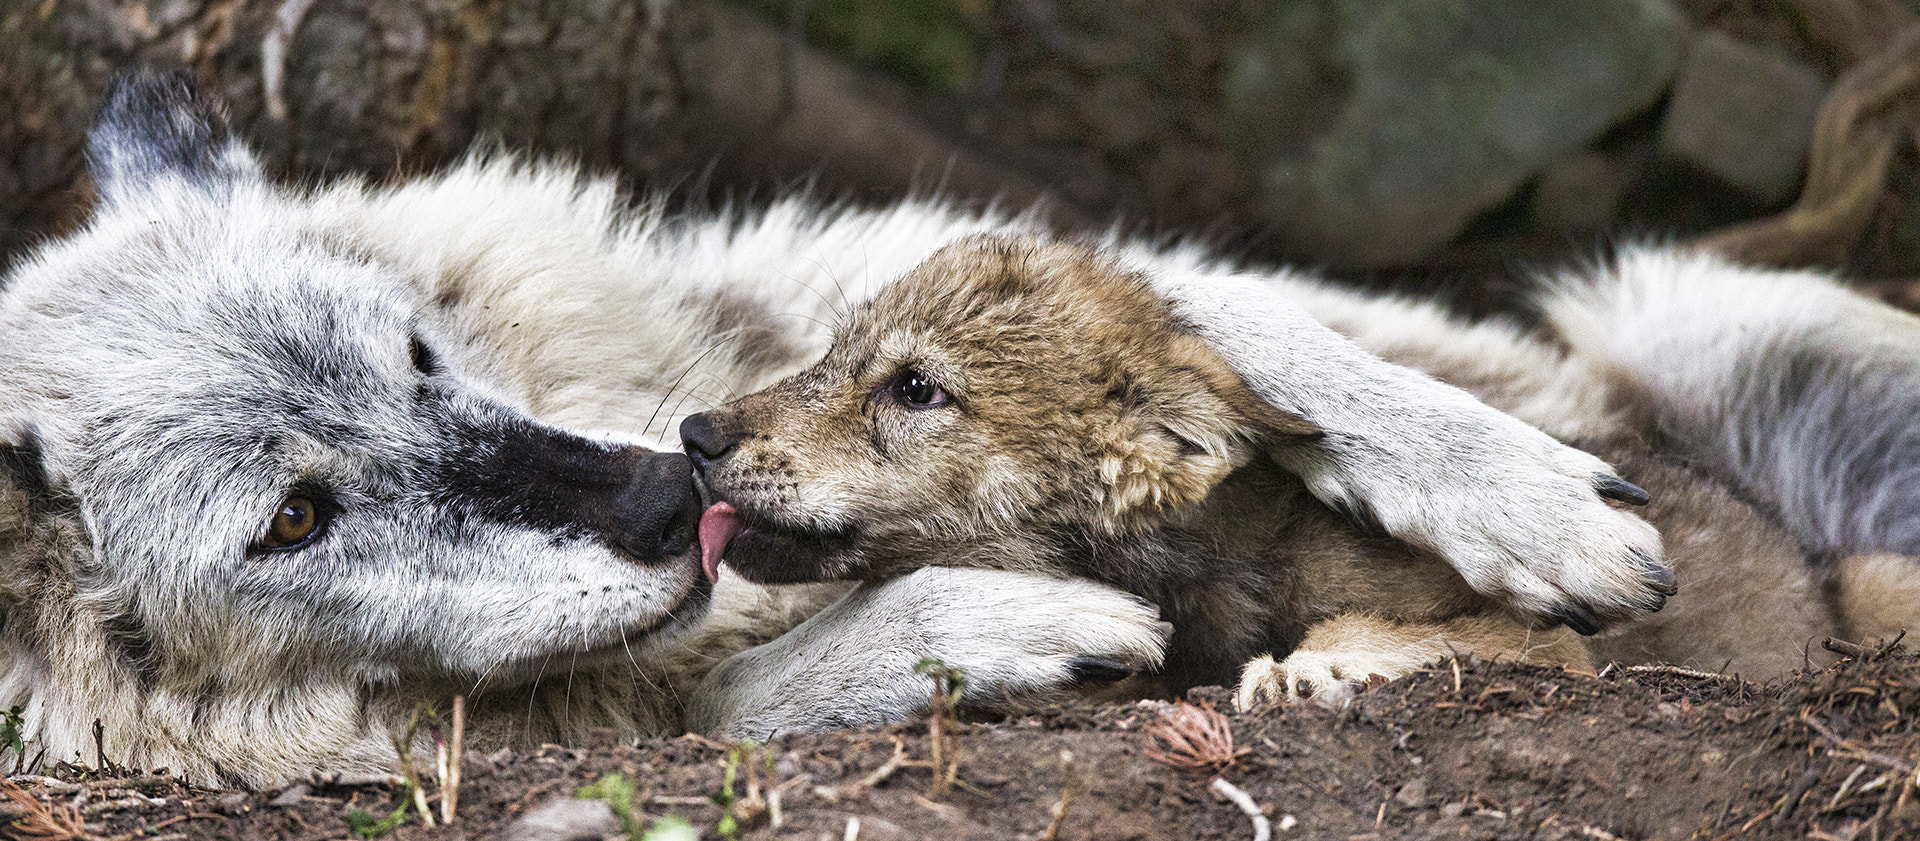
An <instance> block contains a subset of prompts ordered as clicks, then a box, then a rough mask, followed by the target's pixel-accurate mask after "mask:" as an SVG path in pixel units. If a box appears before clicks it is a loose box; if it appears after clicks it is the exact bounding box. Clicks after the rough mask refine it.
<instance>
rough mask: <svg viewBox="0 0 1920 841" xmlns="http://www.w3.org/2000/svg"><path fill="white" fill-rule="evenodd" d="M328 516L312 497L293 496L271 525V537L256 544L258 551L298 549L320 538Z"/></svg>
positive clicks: (263, 538) (281, 505) (268, 525)
mask: <svg viewBox="0 0 1920 841" xmlns="http://www.w3.org/2000/svg"><path fill="white" fill-rule="evenodd" d="M326 519H327V512H326V509H325V508H324V507H322V506H321V504H320V503H318V502H316V501H314V500H313V499H312V498H310V497H304V496H290V497H287V499H286V501H285V502H282V503H280V510H278V511H275V512H274V514H273V519H271V520H268V521H267V533H266V534H264V535H262V536H261V537H260V540H259V542H257V543H255V544H254V548H256V549H264V550H268V551H276V552H277V551H284V550H287V549H298V548H300V547H302V546H305V545H307V544H309V543H312V542H313V540H314V538H316V537H319V536H320V532H321V528H322V527H323V526H325V525H326Z"/></svg>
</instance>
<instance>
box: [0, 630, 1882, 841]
mask: <svg viewBox="0 0 1920 841" xmlns="http://www.w3.org/2000/svg"><path fill="white" fill-rule="evenodd" d="M1195 695H1196V698H1195V699H1194V700H1196V701H1198V702H1199V703H1200V704H1201V705H1202V706H1208V705H1211V706H1214V707H1219V708H1222V709H1224V708H1226V707H1227V706H1228V705H1227V704H1226V696H1225V694H1224V693H1223V692H1221V691H1220V690H1218V689H1203V690H1198V691H1197V692H1196V693H1195ZM1161 709H1162V707H1161V706H1158V705H1155V704H1152V703H1145V704H1135V705H1120V706H1097V705H1080V706H1069V707H1062V708H1053V709H1047V710H1044V711H1041V712H1039V713H1036V714H1034V715H1031V716H1028V717H1025V718H1018V719H1012V720H1007V721H1001V722H994V723H972V724H963V725H958V726H957V728H956V727H955V726H954V725H951V724H949V725H948V729H949V730H950V731H951V730H956V729H957V731H958V733H957V735H956V736H954V738H953V741H954V742H955V743H957V744H958V746H959V749H960V755H959V766H958V768H959V771H958V783H957V784H956V785H955V786H953V787H952V788H951V789H949V790H947V791H945V792H944V793H942V792H936V791H934V788H935V779H934V773H933V771H932V770H931V769H929V768H927V767H925V766H924V764H920V765H912V764H907V765H902V766H901V767H899V768H898V769H897V770H895V771H893V772H892V773H890V774H885V775H880V776H882V778H881V779H877V780H875V779H874V777H875V776H876V773H875V772H876V771H877V770H879V769H881V768H882V766H884V765H886V764H887V762H888V760H889V759H890V758H892V757H894V755H895V752H896V748H897V746H900V747H903V748H904V751H905V754H906V756H907V757H910V758H913V759H925V758H926V757H927V756H928V750H929V747H930V743H929V739H928V726H927V724H925V723H921V724H917V725H911V726H905V727H900V728H896V729H894V730H889V731H855V732H845V733H834V734H828V735H821V736H802V737H790V738H781V739H778V740H776V741H775V742H773V743H772V744H770V745H766V746H762V747H759V748H757V749H752V752H751V753H750V754H748V755H746V758H745V761H744V762H737V763H736V764H737V771H738V779H737V780H736V782H735V783H734V786H733V792H734V794H735V795H736V799H737V800H738V801H740V802H741V804H742V805H736V806H735V807H734V812H735V814H736V815H739V816H740V817H741V818H743V819H744V821H743V825H744V829H743V830H742V831H741V833H740V837H744V838H748V839H756V838H806V839H817V838H835V839H838V838H846V837H852V836H851V835H850V834H849V829H848V825H849V823H850V822H853V821H856V820H857V821H858V837H859V838H863V839H894V838H928V839H975V838H981V839H985V838H1041V837H1044V834H1045V832H1046V830H1047V827H1048V825H1049V823H1050V822H1051V821H1052V819H1053V812H1052V810H1053V809H1054V807H1055V805H1056V804H1058V803H1059V802H1060V800H1061V796H1062V792H1063V791H1065V790H1066V789H1068V788H1069V787H1072V788H1074V789H1076V794H1077V796H1076V797H1075V798H1074V799H1073V803H1072V805H1071V806H1070V808H1069V809H1068V810H1067V815H1066V818H1065V821H1064V823H1063V824H1062V825H1061V827H1060V828H1059V833H1058V837H1059V838H1065V839H1159V838H1168V839H1215V838H1218V839H1249V838H1253V837H1254V830H1253V825H1252V823H1251V821H1250V818H1249V816H1248V815H1247V814H1245V813H1243V812H1242V811H1241V810H1240V809H1238V808H1236V807H1235V806H1234V805H1232V804H1231V803H1229V802H1226V801H1225V800H1223V799H1222V798H1221V797H1219V796H1217V795H1216V794H1215V793H1214V791H1213V789H1212V788H1211V787H1210V786H1209V782H1210V781H1211V780H1212V779H1213V775H1212V774H1211V773H1209V772H1208V771H1205V770H1196V769H1191V768H1179V767H1174V766H1172V765H1169V764H1167V763H1166V762H1164V761H1161V760H1159V759H1155V758H1152V757H1151V756H1150V754H1152V753H1154V752H1156V750H1164V748H1165V746H1164V745H1163V744H1161V742H1160V740H1159V739H1158V738H1156V737H1155V736H1154V735H1153V734H1151V733H1150V732H1149V731H1151V730H1154V729H1156V728H1161V727H1164V726H1165V725H1164V723H1163V722H1164V721H1165V719H1164V717H1163V716H1162V714H1161ZM1226 720H1227V721H1228V722H1229V723H1230V724H1231V728H1232V734H1233V739H1234V743H1235V748H1234V751H1235V755H1234V759H1233V761H1232V763H1231V764H1230V765H1228V766H1227V767H1226V768H1225V770H1224V772H1223V773H1222V774H1220V776H1222V777H1224V778H1225V779H1226V780H1227V781H1229V782H1231V783H1233V784H1234V785H1237V786H1238V787H1240V788H1241V789H1243V790H1244V791H1245V792H1246V793H1247V794H1249V795H1251V796H1252V798H1253V800H1254V801H1255V802H1256V803H1257V804H1259V805H1260V808H1261V809H1262V810H1263V811H1264V812H1266V814H1267V815H1268V816H1269V817H1270V822H1271V824H1272V825H1273V829H1274V837H1275V838H1280V839H1285V838H1331V839H1373V838H1381V839H1386V838H1415V839H1439V838H1473V839H1505V838H1516V839H1518V838H1529V839H1531V838H1539V839H1600V840H1601V841H1604V840H1605V839H1612V838H1622V839H1641V838H1645V839H1723V838H1781V839H1786V838H1794V839H1800V838H1842V839H1853V838H1859V839H1896V838H1920V777H1917V776H1916V774H1917V772H1916V763H1917V762H1920V656H1915V655H1914V654H1911V653H1908V652H1907V651H1906V650H1905V649H1896V650H1895V651H1894V652H1893V653H1892V654H1887V655H1884V656H1880V657H1878V658H1874V657H1872V656H1871V655H1869V656H1868V657H1867V658H1864V659H1862V660H1854V659H1848V660H1844V661H1842V662H1841V664H1839V665H1837V666H1835V667H1833V668H1830V669H1827V670H1824V671H1819V672H1813V673H1809V674H1805V675H1801V676H1798V677H1796V678H1793V679H1790V680H1786V681H1782V682H1780V683H1778V684H1774V685H1768V686H1760V685H1755V684H1751V683H1745V682H1742V681H1739V680H1737V679H1731V678H1720V677H1715V676H1710V675H1703V674H1698V673H1691V672H1684V671H1680V670H1663V669H1657V668H1656V669H1634V670H1609V672H1608V673H1606V674H1603V675H1599V676H1594V675H1587V674H1580V673H1573V672H1566V671H1562V670H1557V669H1546V668H1539V667H1532V666H1523V665H1513V664H1506V663H1493V664H1486V663H1466V664H1461V665H1459V666H1458V667H1456V666H1455V665H1454V664H1451V663H1449V664H1447V665H1444V666H1442V667H1440V668H1436V669H1433V670H1430V671H1427V672H1424V673H1421V674H1418V675H1415V676H1413V677H1410V678H1407V679H1404V680H1400V681H1396V682H1393V683H1390V684H1387V685H1385V686H1381V687H1378V688H1375V689H1373V690H1372V691H1370V692H1368V693H1366V694H1364V695H1363V696H1361V700H1360V701H1359V702H1358V703H1356V704H1355V705H1354V706H1353V707H1352V708H1351V709H1349V710H1346V711H1344V712H1339V713H1336V712H1331V711H1326V710H1320V709H1287V710H1284V711H1278V712H1271V713H1266V714H1256V715H1239V714H1231V715H1228V716H1227V717H1226ZM1065 751H1071V753H1072V757H1073V758H1072V759H1071V764H1070V765H1067V764H1063V761H1062V753H1063V752H1065ZM729 755H730V750H729V746H727V745H724V744H720V743H717V742H714V741H711V740H708V739H703V738H700V737H697V736H685V737H681V738H678V739H660V740H654V741H647V742H642V743H639V744H637V745H625V744H597V745H588V746H582V747H577V748H562V747H551V746H550V747H547V748H544V749H542V750H539V751H535V752H531V753H525V754H510V753H503V754H500V755H496V756H493V757H485V758H483V757H479V756H477V755H470V756H469V761H468V765H467V771H466V775H467V776H466V779H465V782H464V784H463V785H462V786H461V790H460V797H459V803H460V808H459V813H458V820H457V822H456V823H455V824H453V825H452V826H441V827H437V828H426V827H423V826H421V825H419V824H418V823H409V824H408V825H407V826H404V827H401V828H400V829H397V830H394V831H393V832H391V833H390V834H389V835H388V836H387V837H390V838H395V839H451V838H491V837H506V836H505V834H504V831H505V829H506V828H507V827H508V826H509V825H510V824H511V823H512V821H513V820H514V819H516V818H517V817H519V816H520V815H522V814H524V813H525V812H527V811H528V810H529V809H531V808H534V807H536V806H539V805H541V804H543V803H546V802H547V801H549V800H551V799H553V798H555V797H561V796H568V795H571V794H572V793H573V792H574V791H575V790H576V789H577V788H578V787H579V786H581V785H583V784H586V783H590V782H593V781H595V780H599V779H601V778H602V777H604V776H605V775H607V774H610V773H618V774H621V775H623V776H624V777H625V778H626V779H627V780H629V781H631V783H632V784H633V787H634V789H635V791H636V795H637V796H636V797H635V801H634V802H635V803H637V804H639V806H640V809H641V810H642V811H644V813H645V814H644V815H641V816H640V817H641V820H642V821H643V825H644V821H645V820H647V819H648V816H661V815H679V816H681V817H683V818H685V819H687V820H688V821H690V822H691V823H692V824H693V825H694V826H695V827H697V828H698V829H699V830H700V833H701V837H703V838H719V837H726V835H725V834H723V833H722V832H721V830H720V828H719V826H718V824H719V822H720V820H721V817H722V815H723V814H724V812H723V810H722V809H721V808H720V807H719V806H717V805H714V802H713V801H714V799H715V796H716V795H718V794H719V793H720V792H721V791H722V789H723V788H724V785H723V779H724V775H725V773H726V771H725V769H726V766H727V764H728V758H729ZM66 777H67V782H64V783H57V784H50V783H49V782H48V781H45V778H39V780H29V779H25V778H23V782H24V783H25V784H26V788H27V790H28V791H29V792H32V793H33V795H35V796H36V797H37V798H38V800H39V801H40V802H41V803H51V804H53V805H55V806H68V805H73V806H77V807H78V809H79V813H80V814H81V815H83V816H84V820H85V822H86V833H87V837H93V838H119V839H131V838H151V837H171V838H222V839H224V838H276V839H318V838H348V837H352V833H351V831H350V829H349V825H348V822H347V814H348V812H349V811H350V810H354V809H361V810H366V811H368V812H371V813H373V814H386V813H387V812H389V811H391V809H392V808H393V806H394V798H395V796H396V791H395V790H394V789H392V788H389V787H386V786H338V785H325V784H307V785H299V786H294V787H292V788H290V789H282V790H279V791H267V792H255V793H250V794H242V793H233V792H214V791H203V790H197V789H188V788H185V787H183V786H181V785H180V784H179V783H178V781H175V780H172V779H171V778H165V777H125V778H119V779H94V778H93V777H94V775H91V774H86V773H82V772H78V771H77V770H76V769H68V773H67V775H66ZM866 781H871V783H870V784H869V783H868V782H866ZM428 788H429V789H432V788H433V785H432V784H431V783H428ZM775 791H777V792H778V795H777V799H778V803H779V808H778V813H779V821H778V823H777V825H776V823H775V821H774V820H773V817H772V811H773V810H771V809H769V808H766V806H767V805H768V802H769V801H771V800H773V799H775V798H774V796H773V795H772V792H775ZM756 792H757V793H758V794H759V795H760V796H759V798H758V799H757V801H755V802H753V803H752V804H751V805H746V801H750V800H755V799H754V798H752V797H750V794H752V793H756ZM19 813H20V810H19V809H18V807H15V808H13V809H10V810H8V811H7V812H6V814H8V815H9V816H10V817H11V816H14V815H18V814H19ZM23 830H24V826H23V825H21V824H18V823H16V824H13V825H12V827H11V831H12V832H13V833H14V834H15V835H18V836H19V837H29V836H27V835H26V834H25V832H24V831H23ZM0 834H6V831H5V830H0ZM34 837H67V836H34Z"/></svg>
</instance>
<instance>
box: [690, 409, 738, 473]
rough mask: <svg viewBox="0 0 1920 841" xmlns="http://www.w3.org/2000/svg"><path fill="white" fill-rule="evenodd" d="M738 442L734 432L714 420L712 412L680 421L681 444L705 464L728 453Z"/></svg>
mask: <svg viewBox="0 0 1920 841" xmlns="http://www.w3.org/2000/svg"><path fill="white" fill-rule="evenodd" d="M736 443H738V442H737V441H736V439H735V438H734V437H733V435H732V433H729V432H728V431H727V430H726V428H725V427H723V426H721V424H720V423H719V422H718V421H716V420H714V416H713V413H712V412H701V413H700V414H697V415H693V416H691V417H688V418H687V419H686V420H683V421H681V422H680V444H681V446H683V447H685V448H686V450H687V455H690V456H692V457H693V458H694V460H695V461H698V462H700V463H701V464H702V465H703V466H704V465H705V463H706V462H709V461H712V460H714V459H717V458H719V457H721V456H724V455H726V454H727V451H728V450H731V449H733V445H734V444H736Z"/></svg>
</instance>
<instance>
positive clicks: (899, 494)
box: [681, 237, 1318, 581]
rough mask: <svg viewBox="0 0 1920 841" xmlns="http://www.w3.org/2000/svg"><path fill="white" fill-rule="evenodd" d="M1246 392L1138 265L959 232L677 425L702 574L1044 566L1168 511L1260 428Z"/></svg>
mask: <svg viewBox="0 0 1920 841" xmlns="http://www.w3.org/2000/svg"><path fill="white" fill-rule="evenodd" d="M1317 432H1318V430H1317V428H1316V427H1314V426H1313V424H1311V423H1310V422H1308V421H1306V420H1304V419H1302V418H1298V417H1295V416H1292V415H1289V414H1287V413H1285V412H1282V411H1280V410H1278V409H1275V408H1273V407H1272V406H1270V405H1268V404H1266V403H1265V402H1263V401H1261V400H1259V399H1258V398H1257V397H1255V396H1254V395H1253V394H1252V393H1251V392H1250V391H1248V389H1247V387H1246V386H1245V384H1244V383H1243V382H1241V380H1240V378H1239V376H1238V375H1236V374H1235V373H1234V372H1233V370H1232V369H1231V368H1229V367H1228V366H1227V365H1226V363H1225V362H1224V361H1223V360H1222V359H1220V357H1219V356H1218V355H1217V354H1215V353H1214V352H1213V351H1212V350H1211V349H1210V348H1208V347H1207V346H1206V345H1205V343H1203V342H1201V341H1200V340H1199V339H1197V338H1195V337H1194V336H1193V335H1191V334H1190V333H1189V332H1188V331H1187V330H1186V329H1184V327H1183V326H1182V325H1181V324H1180V323H1179V321H1178V320H1177V319H1176V318H1175V317H1174V316H1173V313H1172V311H1171V310H1170V308H1169V307H1168V306H1167V304H1166V303H1165V302H1164V301H1163V300H1161V299H1160V298H1159V297H1158V296H1157V295H1155V294H1154V292H1153V291H1152V290H1151V289H1150V288H1149V286H1148V285H1147V283H1146V282H1145V280H1144V279H1143V278H1141V277H1140V276H1139V275H1137V274H1134V273H1131V272H1129V271H1127V270H1126V269H1125V268H1124V267H1122V266H1120V265H1119V264H1118V263H1116V262H1114V261H1113V260H1111V259H1109V258H1107V257H1105V256H1103V255H1101V254H1099V253H1097V252H1095V251H1092V250H1089V249H1087V248H1083V247H1079V246H1075V245H1069V244H1062V243H1058V242H1047V241H1040V240H1034V239H1023V238H1021V239H1014V238H999V237H981V238H974V239H968V240H964V241H961V242H959V243H956V244H954V245H951V246H948V247H947V248H945V249H942V250H941V251H940V252H938V253H936V254H935V255H934V256H933V257H932V258H930V259H929V260H928V261H927V262H926V263H924V264H922V265H920V266H919V267H917V268H915V269H914V270H913V271H911V272H909V273H908V274H907V275H906V276H904V277H902V278H901V279H900V280H898V281H897V282H895V283H894V284H892V285H891V286H889V287H887V288H886V289H885V290H883V291H882V292H881V293H880V294H879V295H878V296H877V297H875V298H874V300H873V301H872V302H871V303H869V304H867V305H866V306H865V307H863V308H862V309H860V310H859V311H858V312H856V313H854V314H853V316H852V318H851V319H849V321H848V323H847V324H846V326H845V328H844V329H843V330H842V331H841V332H840V334H839V336H838V337H837V339H836V341H835V342H834V345H833V347H832V349H831V350H829V351H828V352H827V355H826V358H825V359H823V360H821V361H820V363H819V364H817V365H815V366H813V367H812V368H810V369H808V370H807V371H805V372H802V373H800V374H798V375H796V376H794V377H791V378H789V379H787V380H784V381H782V382H780V383H777V384H775V385H773V386H772V387H770V388H768V389H766V390H764V391H761V392H759V393H756V394H753V395H749V396H747V397H744V398H741V399H740V400H738V401H735V402H734V403H732V404H729V405H728V406H725V407H723V408H721V409H719V410H716V411H714V412H711V413H707V414H703V415H696V416H694V417H692V418H689V419H688V420H687V421H686V422H685V423H684V424H683V425H682V426H681V437H682V439H683V440H684V442H685V444H686V447H687V451H688V453H689V454H690V455H692V456H693V459H694V462H695V464H696V466H697V467H698V468H699V470H700V471H701V475H702V477H703V478H704V480H705V482H706V483H707V485H708V487H709V489H710V490H711V491H712V493H713V494H714V496H715V497H716V499H717V500H719V501H718V502H717V503H716V504H715V505H713V506H712V507H710V508H708V510H707V512H706V514H705V515H704V516H703V518H702V520H701V538H702V540H701V542H702V544H703V545H704V546H705V547H706V550H707V558H706V560H707V563H708V566H709V568H711V567H712V565H713V564H715V563H717V562H718V559H719V556H720V552H721V550H722V547H724V554H725V558H726V560H727V561H728V563H729V564H731V565H732V566H733V567H734V568H736V569H738V570H740V571H741V572H742V573H743V574H744V575H746V576H747V577H749V578H752V579H756V580H761V581H806V580H817V579H822V578H848V577H852V578H869V577H885V576H889V575H894V574H897V573H900V572H903V571H906V570H909V569H914V568H917V567H921V566H927V565H933V564H939V565H958V566H989V567H997V568H1014V569H1022V568H1025V569H1058V568H1059V566H1058V561H1059V560H1060V558H1061V557H1062V556H1063V555H1064V554H1065V553H1067V552H1070V551H1073V550H1074V549H1076V548H1083V547H1084V545H1085V543H1086V541H1087V540H1089V539H1101V538H1104V537H1112V536H1121V535H1127V534H1130V533H1138V532H1139V531H1141V530H1146V529H1152V528H1155V527H1156V526H1158V525H1160V524H1163V523H1166V522H1168V521H1169V520H1171V519H1174V518H1178V517H1179V516H1180V515H1181V514H1182V513H1183V512H1184V511H1186V510H1188V509H1189V508H1191V507H1192V506H1193V505H1195V504H1196V503H1198V502H1199V501H1200V500H1202V499H1203V498H1205V497H1206V496H1207V494H1208V493H1209V492H1210V491H1211V490H1212V489H1213V488H1214V486H1215V485H1217V484H1218V483H1219V482H1220V481H1221V480H1222V479H1224V478H1225V477H1226V476H1227V475H1228V474H1229V473H1230V472H1232V471H1233V470H1234V469H1235V468H1236V467H1238V466H1239V465H1241V464H1244V463H1245V462H1246V460H1247V459H1248V458H1249V457H1250V456H1251V455H1252V453H1253V452H1254V451H1255V448H1256V444H1257V441H1258V439H1261V438H1263V437H1266V436H1275V435H1284V436H1305V435H1314V434H1317Z"/></svg>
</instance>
